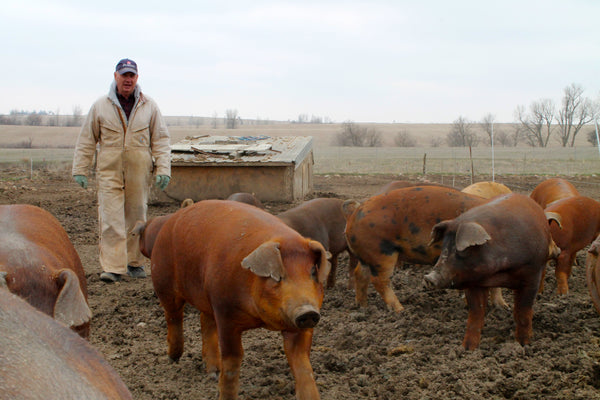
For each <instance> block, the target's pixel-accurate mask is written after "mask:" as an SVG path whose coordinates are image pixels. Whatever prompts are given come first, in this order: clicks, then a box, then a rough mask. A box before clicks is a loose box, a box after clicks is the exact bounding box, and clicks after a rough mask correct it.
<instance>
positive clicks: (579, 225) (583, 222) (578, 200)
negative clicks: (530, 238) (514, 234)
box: [545, 196, 600, 294]
mask: <svg viewBox="0 0 600 400" xmlns="http://www.w3.org/2000/svg"><path fill="white" fill-rule="evenodd" d="M545 211H546V213H551V214H557V215H558V216H560V217H559V218H557V219H559V220H560V225H559V223H556V222H554V223H551V224H550V231H551V232H552V239H554V242H555V243H556V245H557V246H558V247H559V248H560V255H559V256H558V259H557V260H556V267H555V269H554V274H555V276H556V291H557V292H558V294H567V293H569V283H568V280H569V276H570V275H571V269H572V268H573V262H574V261H575V257H576V256H577V252H578V251H579V250H581V249H583V248H584V247H585V246H587V245H588V244H590V243H592V241H593V240H594V239H595V238H596V237H597V236H598V234H600V203H599V202H597V201H596V200H594V199H591V198H589V197H586V196H572V197H567V198H564V199H561V200H557V201H555V202H553V203H552V204H550V205H549V206H548V207H546V209H545Z"/></svg>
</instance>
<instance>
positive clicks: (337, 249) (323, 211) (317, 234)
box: [277, 198, 357, 288]
mask: <svg viewBox="0 0 600 400" xmlns="http://www.w3.org/2000/svg"><path fill="white" fill-rule="evenodd" d="M343 203H344V200H341V199H333V198H316V199H312V200H309V201H306V202H304V203H302V204H300V205H299V206H297V207H294V208H292V209H289V210H287V211H284V212H282V213H280V214H278V215H277V217H278V218H279V219H280V220H282V221H283V222H284V223H285V224H286V225H287V226H289V227H291V228H293V229H294V230H295V231H297V232H298V233H300V234H301V235H302V236H304V237H307V238H311V239H314V240H316V241H317V242H319V243H321V244H322V245H323V247H325V250H327V251H329V252H330V253H331V272H330V273H329V276H328V277H327V287H328V288H332V287H333V286H335V275H336V271H337V265H338V255H339V254H340V253H343V252H344V251H347V250H348V243H346V237H345V236H344V228H345V227H346V217H345V216H344V213H343V212H342V204H343ZM356 264H357V260H356V257H355V256H354V255H352V254H350V262H349V265H350V266H349V271H350V273H352V271H353V270H354V268H355V267H356ZM351 280H352V278H351Z"/></svg>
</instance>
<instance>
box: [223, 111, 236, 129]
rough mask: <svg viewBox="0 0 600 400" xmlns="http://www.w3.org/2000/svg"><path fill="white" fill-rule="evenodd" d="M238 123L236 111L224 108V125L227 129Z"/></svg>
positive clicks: (234, 126)
mask: <svg viewBox="0 0 600 400" xmlns="http://www.w3.org/2000/svg"><path fill="white" fill-rule="evenodd" d="M238 124H239V117H238V111H237V110H232V109H228V110H225V127H226V128H227V129H235V128H236V127H237V125H238Z"/></svg>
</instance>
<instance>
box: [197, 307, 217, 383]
mask: <svg viewBox="0 0 600 400" xmlns="http://www.w3.org/2000/svg"><path fill="white" fill-rule="evenodd" d="M200 326H201V331H202V359H203V360H204V364H205V365H206V372H207V373H208V374H209V375H213V376H214V377H215V378H216V377H217V376H218V373H219V371H220V370H221V366H220V365H219V363H220V361H221V352H220V350H219V336H218V334H217V324H216V323H215V320H214V318H213V317H211V316H210V315H206V313H200Z"/></svg>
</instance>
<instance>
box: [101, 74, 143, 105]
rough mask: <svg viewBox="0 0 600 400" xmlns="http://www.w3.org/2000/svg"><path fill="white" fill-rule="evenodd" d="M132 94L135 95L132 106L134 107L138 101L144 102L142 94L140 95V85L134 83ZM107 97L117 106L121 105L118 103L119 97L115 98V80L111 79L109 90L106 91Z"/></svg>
mask: <svg viewBox="0 0 600 400" xmlns="http://www.w3.org/2000/svg"><path fill="white" fill-rule="evenodd" d="M133 95H134V96H135V104H134V106H133V108H135V107H136V106H137V104H138V103H143V102H144V96H143V95H142V88H141V87H140V85H135V89H134V91H133ZM108 98H109V99H110V101H112V102H113V103H114V104H115V105H116V106H117V107H121V104H120V103H119V99H117V82H116V81H115V80H113V81H112V83H111V85H110V90H109V91H108Z"/></svg>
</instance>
